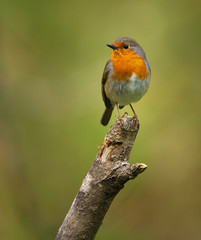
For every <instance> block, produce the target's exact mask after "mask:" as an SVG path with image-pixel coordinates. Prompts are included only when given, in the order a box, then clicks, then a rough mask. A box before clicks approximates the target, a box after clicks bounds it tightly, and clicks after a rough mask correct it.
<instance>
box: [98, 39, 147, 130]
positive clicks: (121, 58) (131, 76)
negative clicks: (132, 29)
mask: <svg viewBox="0 0 201 240" xmlns="http://www.w3.org/2000/svg"><path fill="white" fill-rule="evenodd" d="M106 45H107V46H108V47H110V48H112V55H111V58H110V59H109V60H108V61H107V63H106V65H105V68H104V71H103V76H102V82H101V92H102V98H103V101H104V104H105V107H106V108H105V111H104V113H103V115H102V118H101V121H100V122H101V124H102V125H103V126H106V125H107V124H108V123H109V121H110V118H111V115H112V112H113V109H114V107H115V105H116V108H117V114H118V119H120V115H119V108H120V109H121V108H123V107H124V106H126V105H130V107H131V109H132V111H133V113H134V117H136V116H137V115H136V113H135V111H134V109H133V107H132V105H131V103H134V102H137V101H139V100H140V99H141V98H142V97H143V96H144V94H145V93H146V92H147V90H148V88H149V84H150V78H151V68H150V66H149V63H148V61H147V59H146V55H145V52H144V51H143V49H142V47H141V46H140V45H139V44H138V43H137V41H136V40H134V39H132V38H130V37H120V38H117V39H116V40H115V41H114V42H113V43H112V44H106Z"/></svg>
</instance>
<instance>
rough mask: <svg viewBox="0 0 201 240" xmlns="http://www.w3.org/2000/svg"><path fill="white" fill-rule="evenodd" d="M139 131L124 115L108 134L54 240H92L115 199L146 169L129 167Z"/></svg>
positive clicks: (136, 166)
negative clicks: (128, 183) (126, 185)
mask: <svg viewBox="0 0 201 240" xmlns="http://www.w3.org/2000/svg"><path fill="white" fill-rule="evenodd" d="M138 130H139V121H138V119H136V118H135V119H134V118H131V117H129V116H127V115H124V116H123V117H122V118H121V119H120V120H118V121H117V122H116V123H115V124H114V125H113V126H111V128H110V130H109V132H108V133H107V135H106V137H105V140H104V142H103V144H102V146H101V148H100V151H99V152H98V154H97V156H96V159H95V161H94V163H93V165H92V167H91V169H90V171H89V172H88V174H87V175H86V176H85V178H84V180H83V183H82V185H81V188H80V190H79V192H78V194H77V196H76V198H75V199H74V202H73V204H72V206H71V208H70V210H69V212H68V214H67V215H66V217H65V219H64V221H63V223H62V225H61V227H60V229H59V231H58V233H57V236H56V240H83V239H87V240H93V239H94V238H95V235H96V233H97V231H98V229H99V227H100V225H101V223H102V221H103V218H104V216H105V214H106V212H107V211H108V209H109V207H110V205H111V203H112V201H113V199H114V197H115V196H116V195H117V193H118V192H119V191H120V190H121V189H122V188H123V187H124V184H125V183H126V182H127V181H128V180H130V179H134V178H135V177H137V176H138V174H140V173H142V172H143V171H144V170H145V169H146V167H147V166H146V165H145V164H143V163H135V164H132V165H130V164H129V162H128V161H129V155H130V152H131V150H132V147H133V144H134V141H135V138H136V136H137V133H138Z"/></svg>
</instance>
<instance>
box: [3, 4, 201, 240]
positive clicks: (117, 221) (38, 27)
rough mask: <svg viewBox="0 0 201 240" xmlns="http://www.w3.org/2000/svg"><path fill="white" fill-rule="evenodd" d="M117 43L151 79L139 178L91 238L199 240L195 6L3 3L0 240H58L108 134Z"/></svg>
mask: <svg viewBox="0 0 201 240" xmlns="http://www.w3.org/2000/svg"><path fill="white" fill-rule="evenodd" d="M123 36H129V37H133V38H135V39H136V40H137V41H138V42H139V43H140V44H141V45H142V47H143V48H144V50H145V52H146V54H147V59H148V61H149V63H150V66H151V69H152V79H151V85H150V89H149V91H148V93H147V94H146V95H145V96H144V97H143V99H142V100H141V101H140V102H138V103H136V104H135V105H134V108H135V110H136V112H137V114H138V117H139V119H140V123H141V127H140V131H139V134H138V137H137V139H136V142H135V146H134V149H133V151H132V154H131V158H130V161H131V162H132V163H133V162H144V163H146V164H147V165H148V169H147V171H146V172H145V173H144V174H143V175H141V176H139V177H138V178H137V179H136V180H135V181H133V182H132V181H130V182H129V183H127V185H126V187H125V188H124V189H123V190H122V191H121V192H120V193H119V195H118V196H117V198H116V199H115V201H114V202H113V204H112V206H111V208H110V209H109V212H108V214H107V215H106V217H105V219H104V222H103V225H102V226H101V228H100V230H99V232H98V234H97V236H96V240H113V239H114V240H120V239H126V240H135V239H138V240H147V239H149V240H161V239H163V240H167V239H168V240H169V239H172V240H177V239H183V240H189V239H193V240H197V239H201V227H200V226H201V174H200V171H201V161H200V160H201V159H200V158H201V147H200V142H201V125H200V123H201V107H200V105H201V104H200V95H201V47H200V44H201V2H200V1H196V0H194V1H192V0H189V1H186V0H184V1H176V0H174V1H173V0H170V1H159V0H152V1H145V0H142V1H131V0H130V1H128V0H125V1H105V0H102V1H89V0H86V1H75V0H74V1H64V0H63V1H51V0H50V1H46V0H41V1H33V0H32V1H23V0H19V1H14V0H3V1H1V3H0V239H3V240H12V239H16V240H18V239H20V240H25V239H26V240H27V239H29V240H35V239H37V240H46V239H54V238H55V236H56V233H57V230H58V228H59V226H60V225H61V223H62V221H63V219H64V217H65V214H66V213H67V211H68V209H69V207H70V205H71V203H72V201H73V199H74V197H75V195H76V193H77V191H78V189H79V187H80V184H81V182H82V179H83V177H84V176H85V174H86V173H87V171H88V170H89V168H90V166H91V165H92V162H93V160H94V158H95V156H96V153H97V151H98V147H99V146H100V145H101V143H102V141H103V139H104V136H105V134H106V132H107V131H108V128H109V126H108V127H103V126H101V125H100V123H99V121H100V117H101V115H102V112H103V110H104V104H103V102H102V98H101V93H100V92H101V91H100V82H101V77H102V72H103V68H104V65H105V63H106V61H107V60H108V58H109V57H110V54H111V49H109V48H107V47H106V46H105V44H107V43H112V42H113V40H115V39H116V38H118V37H123ZM124 111H128V112H129V114H131V111H130V109H129V108H128V107H127V108H125V109H123V110H122V111H121V114H123V113H124ZM116 119H117V114H116V111H114V114H113V117H112V120H111V122H110V125H111V124H112V123H113V122H114V121H115V120H116Z"/></svg>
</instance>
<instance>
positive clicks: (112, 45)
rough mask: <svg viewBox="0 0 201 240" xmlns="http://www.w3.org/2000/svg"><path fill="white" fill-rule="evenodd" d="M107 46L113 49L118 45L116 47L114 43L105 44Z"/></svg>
mask: <svg viewBox="0 0 201 240" xmlns="http://www.w3.org/2000/svg"><path fill="white" fill-rule="evenodd" d="M106 45H107V46H108V47H110V48H112V49H113V50H115V49H117V48H118V47H116V46H115V45H114V44H106Z"/></svg>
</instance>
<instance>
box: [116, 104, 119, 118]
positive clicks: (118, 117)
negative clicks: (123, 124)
mask: <svg viewBox="0 0 201 240" xmlns="http://www.w3.org/2000/svg"><path fill="white" fill-rule="evenodd" d="M116 107H117V115H118V119H120V115H119V106H118V103H116Z"/></svg>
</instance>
